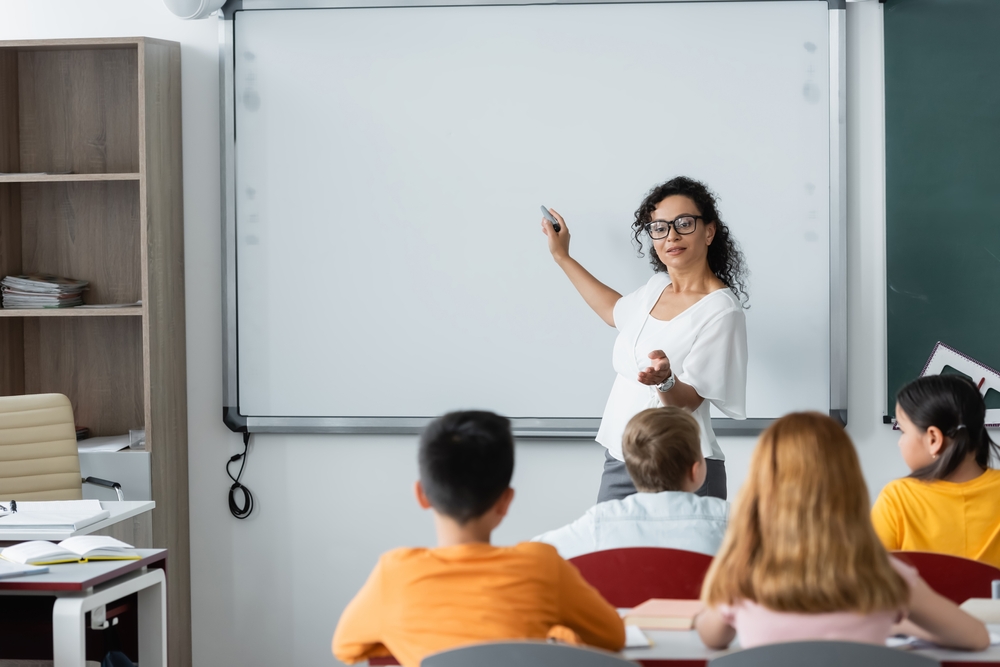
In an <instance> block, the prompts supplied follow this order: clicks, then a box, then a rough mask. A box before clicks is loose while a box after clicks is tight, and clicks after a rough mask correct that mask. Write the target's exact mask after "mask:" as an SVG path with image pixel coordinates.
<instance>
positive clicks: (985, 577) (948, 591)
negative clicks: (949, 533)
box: [892, 551, 1000, 604]
mask: <svg viewBox="0 0 1000 667" xmlns="http://www.w3.org/2000/svg"><path fill="white" fill-rule="evenodd" d="M892 555H893V557H894V558H898V559H899V560H901V561H903V562H904V563H908V564H909V565H912V566H913V567H915V568H917V572H919V573H920V576H921V578H923V580H924V581H926V582H927V585H928V586H930V587H931V588H933V589H934V590H935V591H937V592H938V593H940V594H941V595H943V596H945V597H946V598H948V599H949V600H952V601H953V602H954V603H955V604H962V603H963V602H965V601H966V600H968V599H969V598H988V597H991V596H992V593H993V589H992V584H991V582H993V581H994V580H997V579H1000V569H997V568H995V567H993V566H992V565H987V564H986V563H981V562H979V561H978V560H972V559H969V558H962V557H961V556H952V555H950V554H936V553H931V552H929V551H893V552H892Z"/></svg>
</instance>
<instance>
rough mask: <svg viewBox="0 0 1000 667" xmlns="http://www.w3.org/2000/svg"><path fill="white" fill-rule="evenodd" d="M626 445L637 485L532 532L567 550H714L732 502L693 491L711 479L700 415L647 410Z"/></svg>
mask: <svg viewBox="0 0 1000 667" xmlns="http://www.w3.org/2000/svg"><path fill="white" fill-rule="evenodd" d="M622 451H623V453H624V455H625V467H626V468H627V469H628V473H629V475H631V477H632V481H633V482H634V483H635V487H636V489H638V493H635V494H633V495H630V496H627V497H626V498H624V499H622V500H607V501H605V502H603V503H598V504H597V505H595V506H594V507H592V508H591V509H589V510H588V511H587V513H586V514H584V515H583V516H582V517H580V518H579V519H577V520H576V521H574V522H573V523H571V524H569V525H568V526H563V527H562V528H559V529H557V530H552V531H549V532H547V533H544V534H543V535H539V536H538V537H536V538H534V539H535V541H537V542H546V543H548V544H551V545H552V546H554V547H555V548H556V549H557V550H558V551H559V555H560V556H562V557H563V558H573V557H575V556H579V555H581V554H585V553H590V552H592V551H604V550H606V549H618V548H623V547H669V548H672V549H684V550H685V551H697V552H699V553H703V554H707V555H709V556H714V555H715V552H716V551H718V549H719V546H720V545H721V544H722V538H723V536H724V535H725V532H726V521H727V518H728V516H729V503H727V502H726V501H724V500H720V499H718V498H714V497H712V496H704V497H703V496H697V495H695V494H694V491H696V490H697V489H699V488H700V487H701V485H702V484H703V483H704V481H705V458H704V457H703V456H702V453H701V438H700V435H699V428H698V423H697V421H696V420H695V419H694V418H693V417H692V416H691V414H689V413H688V412H687V411H686V410H684V409H683V408H677V407H663V408H650V409H647V410H643V411H642V412H640V413H639V414H637V415H636V416H635V417H633V418H632V419H631V420H630V421H629V423H628V426H626V427H625V433H624V434H623V435H622Z"/></svg>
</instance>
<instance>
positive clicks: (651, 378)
mask: <svg viewBox="0 0 1000 667" xmlns="http://www.w3.org/2000/svg"><path fill="white" fill-rule="evenodd" d="M649 364H650V365H649V366H648V367H647V368H646V370H642V371H639V378H638V379H639V382H641V383H642V384H647V385H649V386H651V387H652V386H655V385H658V384H661V383H662V382H663V381H664V380H666V379H667V378H668V377H670V360H669V359H667V355H666V354H664V353H663V350H653V351H652V352H650V353H649Z"/></svg>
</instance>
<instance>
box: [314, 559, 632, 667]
mask: <svg viewBox="0 0 1000 667" xmlns="http://www.w3.org/2000/svg"><path fill="white" fill-rule="evenodd" d="M567 628H568V629H569V630H570V631H572V632H569V631H567V630H566V629H567ZM574 633H575V634H574ZM550 634H551V635H553V636H555V637H558V638H560V639H563V640H567V639H568V640H571V641H572V640H575V639H577V638H579V639H581V640H582V641H583V642H585V643H587V644H591V645H593V646H599V647H601V648H604V649H609V650H612V651H617V650H619V649H621V648H622V647H623V646H624V644H625V627H624V626H623V625H622V621H621V619H620V618H619V616H618V612H617V611H615V609H614V607H612V606H611V605H610V604H608V603H607V602H606V601H605V600H604V598H602V597H601V595H600V593H598V592H597V590H596V589H594V588H593V587H592V586H591V585H590V584H588V583H587V582H586V581H585V580H584V579H583V577H582V576H580V572H579V571H578V570H577V569H576V568H575V567H574V566H573V565H571V564H570V563H568V562H566V561H565V560H563V559H562V558H560V557H559V554H558V552H556V550H555V549H554V548H553V547H552V546H550V545H548V544H541V543H539V542H522V543H521V544H518V545H517V546H513V547H494V546H490V545H489V544H462V545H458V546H453V547H445V548H439V549H396V550H394V551H390V552H389V553H387V554H384V555H383V556H382V557H381V558H380V559H379V562H378V564H377V565H376V566H375V569H374V571H372V573H371V575H370V576H369V577H368V581H367V582H365V585H364V586H363V587H362V588H361V591H360V592H358V594H357V595H356V596H355V597H354V599H353V600H351V602H350V604H348V605H347V608H346V609H345V610H344V613H343V615H341V617H340V622H339V623H338V624H337V630H336V632H335V633H334V635H333V654H334V655H335V656H337V659H339V660H341V661H343V662H346V663H354V662H359V661H361V660H366V659H368V658H370V657H375V656H384V655H387V654H388V653H390V652H391V653H392V655H393V656H395V658H396V659H397V660H398V661H399V662H400V664H402V665H404V666H405V667H418V666H419V664H420V661H421V660H422V659H423V658H424V656H427V655H429V654H431V653H436V652H438V651H443V650H445V649H449V648H455V647H458V646H464V645H467V644H474V643H477V642H484V641H499V640H504V639H544V638H545V637H546V636H548V635H550Z"/></svg>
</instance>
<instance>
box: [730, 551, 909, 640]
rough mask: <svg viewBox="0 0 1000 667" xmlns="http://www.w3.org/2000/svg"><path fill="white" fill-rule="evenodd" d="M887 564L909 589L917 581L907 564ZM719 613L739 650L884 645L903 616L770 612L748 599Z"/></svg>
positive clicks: (902, 612)
mask: <svg viewBox="0 0 1000 667" xmlns="http://www.w3.org/2000/svg"><path fill="white" fill-rule="evenodd" d="M889 562H890V563H892V566H893V567H894V568H895V569H896V571H897V572H899V574H900V575H901V576H902V577H903V579H904V580H905V581H906V583H907V584H908V585H909V586H911V587H912V586H913V585H914V584H915V583H916V582H917V580H918V579H919V578H920V575H918V574H917V571H916V570H915V569H913V568H912V567H910V566H909V565H906V564H905V563H902V562H900V561H898V560H896V559H895V558H889ZM719 611H720V612H721V613H722V616H723V618H724V619H725V620H726V622H727V623H729V624H730V625H731V626H733V627H734V628H735V629H736V632H737V634H738V635H739V637H740V646H741V647H743V648H753V647H755V646H761V645H763V644H779V643H782V642H797V641H812V640H833V641H838V640H839V641H851V642H861V643H863V644H878V645H880V646H884V645H885V640H886V638H887V637H888V636H889V632H890V629H891V628H892V625H893V623H898V622H899V621H901V620H902V619H903V618H905V616H906V611H905V610H903V609H897V610H893V611H877V612H873V613H871V614H858V613H855V612H849V611H837V612H828V613H820V614H800V613H796V612H786V611H772V610H771V609H767V608H766V607H762V606H761V605H759V604H757V603H756V602H751V601H749V600H744V601H742V602H740V603H738V604H735V605H721V606H720V607H719Z"/></svg>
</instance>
